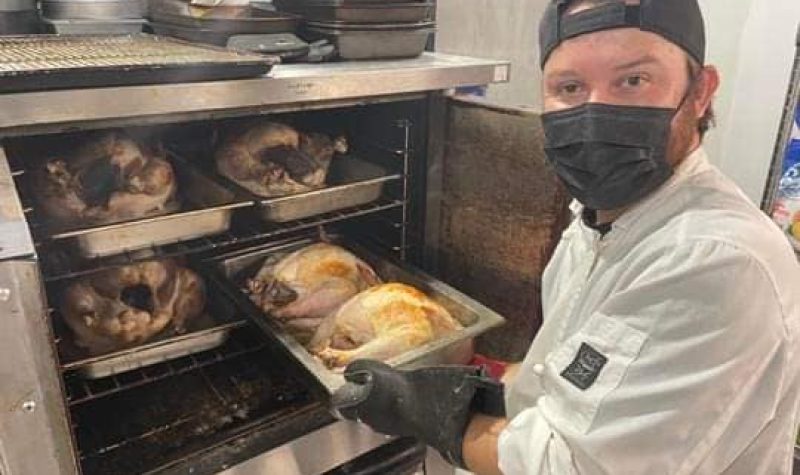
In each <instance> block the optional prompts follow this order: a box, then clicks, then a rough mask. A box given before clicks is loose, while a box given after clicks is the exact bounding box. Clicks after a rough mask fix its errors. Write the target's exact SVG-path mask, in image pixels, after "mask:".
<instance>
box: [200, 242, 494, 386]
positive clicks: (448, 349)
mask: <svg viewBox="0 0 800 475" xmlns="http://www.w3.org/2000/svg"><path fill="white" fill-rule="evenodd" d="M314 242H318V240H315V239H301V240H297V241H293V242H284V243H282V244H277V245H276V244H272V245H269V246H264V247H260V248H253V249H249V250H244V251H241V252H237V253H232V254H229V255H226V256H220V257H217V258H213V259H212V260H211V262H212V263H213V264H215V266H216V269H217V270H218V273H216V272H209V273H208V274H207V277H208V278H209V279H211V280H213V281H215V282H216V283H218V284H219V285H220V288H222V289H224V291H225V292H227V293H228V294H229V295H230V296H231V297H232V298H233V299H235V300H236V303H237V306H238V307H239V308H241V309H242V310H243V311H245V313H246V314H247V316H248V317H249V318H250V319H251V320H252V321H254V322H255V323H256V324H257V325H258V326H259V327H260V328H261V329H262V330H264V332H265V333H266V334H267V335H268V336H270V337H271V338H273V339H274V340H277V342H279V343H280V344H281V345H283V346H284V347H285V349H286V350H287V351H289V352H290V353H291V354H292V355H293V356H294V358H295V359H297V361H299V362H300V363H301V364H302V365H303V366H304V367H305V368H306V369H307V370H308V371H309V372H310V373H311V374H313V375H314V377H315V378H316V379H317V380H318V381H319V383H320V384H322V385H323V386H324V387H325V388H326V389H327V390H328V391H329V392H330V393H333V392H335V391H336V389H338V388H339V387H341V386H342V385H343V384H344V378H343V377H342V375H341V373H339V372H336V371H332V370H330V369H328V368H326V367H325V366H324V365H323V364H322V362H320V361H319V360H318V359H317V358H316V357H314V356H313V355H311V353H309V352H308V351H307V350H306V349H305V348H304V347H303V346H302V345H301V344H300V343H299V342H298V341H297V340H295V339H294V338H293V337H292V336H290V335H289V334H288V333H287V332H286V331H284V330H283V329H282V328H281V327H280V326H279V325H278V324H277V323H276V322H275V321H274V320H273V319H271V318H268V317H267V316H265V315H264V314H263V312H262V311H261V310H260V309H259V308H258V307H257V306H256V305H255V304H253V302H252V301H251V300H250V299H249V298H248V297H247V295H245V293H244V292H243V291H242V288H243V286H244V283H245V281H246V279H247V278H249V277H252V276H253V275H255V273H256V272H258V270H259V268H260V267H261V265H262V263H263V262H264V260H265V259H267V258H268V257H270V256H281V255H285V254H288V253H290V252H293V251H295V250H297V249H300V248H302V247H305V246H307V245H309V244H313V243H314ZM334 242H337V243H338V244H339V245H341V246H342V247H345V248H347V249H348V250H350V251H351V252H353V253H354V254H355V255H356V256H358V257H360V258H361V259H363V260H364V261H365V262H367V263H368V264H369V265H370V266H372V268H373V269H374V270H375V272H377V274H378V276H380V277H381V278H382V279H383V280H384V281H387V282H402V283H405V284H408V285H411V286H414V287H416V288H417V289H419V290H421V291H423V292H425V294H427V295H428V296H429V297H431V298H432V299H433V300H435V301H437V302H438V303H439V304H441V305H443V306H444V307H445V308H446V309H447V310H448V311H449V312H450V314H451V315H452V316H453V317H455V318H456V319H457V320H458V321H459V322H461V324H462V325H464V329H463V330H461V331H459V332H455V333H453V334H451V335H449V336H446V337H444V338H441V339H439V340H436V341H433V342H430V343H428V344H426V345H423V346H421V347H419V348H416V349H414V350H411V351H409V352H406V353H404V354H402V355H400V356H398V357H396V358H393V359H391V360H389V361H387V363H388V364H390V365H392V366H398V367H403V368H413V367H419V366H428V365H435V364H465V363H467V362H468V361H469V360H470V358H471V357H472V354H473V339H474V338H475V337H477V336H478V335H480V334H482V333H484V332H486V331H487V330H489V329H490V328H493V327H495V326H498V325H500V324H502V323H503V322H504V321H505V320H504V319H503V317H501V316H500V315H498V314H497V313H496V312H494V311H493V310H491V309H489V308H487V307H485V306H484V305H482V304H480V303H478V302H476V301H475V300H473V299H471V298H470V297H468V296H466V295H464V294H462V293H461V292H459V291H457V290H456V289H454V288H452V287H450V286H449V285H447V284H444V283H443V282H441V281H439V280H437V279H435V278H433V277H431V276H430V275H428V274H425V273H424V272H422V271H419V270H417V269H415V268H414V267H412V266H410V265H408V264H405V263H403V264H400V263H396V262H393V261H391V260H389V259H387V258H385V257H381V256H379V255H377V254H375V253H372V252H370V251H368V250H367V249H365V248H364V247H361V246H357V245H355V244H347V243H343V242H342V241H341V239H334Z"/></svg>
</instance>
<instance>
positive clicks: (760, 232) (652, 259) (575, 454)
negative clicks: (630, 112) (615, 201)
mask: <svg viewBox="0 0 800 475" xmlns="http://www.w3.org/2000/svg"><path fill="white" fill-rule="evenodd" d="M573 211H575V212H576V214H577V215H578V216H580V211H581V210H580V206H573ZM542 293H543V295H542V301H543V310H544V323H543V326H542V328H541V330H540V332H539V334H538V335H537V336H536V339H535V341H534V342H533V345H532V346H531V349H530V351H529V353H528V355H527V356H526V358H525V360H524V362H523V363H522V367H521V369H520V372H519V373H518V375H517V377H516V380H515V382H514V383H512V385H511V386H510V387H509V389H508V395H507V408H508V414H509V418H510V419H511V420H510V423H509V425H508V427H507V428H506V429H505V430H504V431H503V432H502V434H501V435H500V439H499V446H498V451H499V459H500V468H501V469H502V470H503V472H504V473H505V474H506V475H519V474H529V475H533V474H552V475H568V474H574V473H580V474H587V473H588V474H614V475H617V474H620V475H627V474H646V475H658V474H720V473H725V474H737V475H738V474H741V475H758V474H789V473H791V469H790V462H791V458H792V448H793V441H794V434H795V431H796V429H797V424H798V416H797V413H798V394H799V392H798V391H799V390H800V386H799V384H800V371H799V370H800V355H798V350H800V347H798V329H799V328H800V266H798V264H797V260H796V258H795V255H794V253H793V251H792V249H791V248H790V246H789V245H788V243H787V241H786V239H785V237H784V236H783V235H782V234H781V232H780V231H779V230H778V229H777V227H775V226H774V225H773V224H772V222H771V221H770V220H769V219H768V218H767V217H766V216H765V215H764V214H763V213H761V212H760V211H759V210H758V209H757V208H756V207H755V206H753V205H752V204H751V203H750V201H748V200H747V198H746V197H745V196H744V195H743V194H742V192H741V191H740V190H739V189H738V188H737V187H736V186H735V185H734V184H733V183H732V182H731V181H730V180H728V179H727V178H726V177H725V176H723V175H722V174H721V173H720V172H719V171H718V170H717V169H716V168H715V167H714V166H712V165H711V164H710V163H709V162H708V160H707V158H706V155H705V153H704V152H703V150H702V149H698V150H697V151H696V152H694V153H693V154H691V156H690V157H688V158H687V160H686V161H685V162H684V163H683V164H682V165H680V166H679V167H678V169H677V170H676V172H675V174H674V176H673V177H672V178H671V179H670V180H669V181H668V182H667V183H666V184H665V185H663V186H662V187H661V188H659V189H658V190H657V191H656V192H654V193H653V194H652V195H650V196H649V197H647V198H646V199H645V200H643V201H642V202H640V203H638V204H637V205H635V206H634V207H633V208H631V209H630V210H629V211H627V212H626V213H625V214H624V215H623V216H621V217H620V218H619V219H618V220H617V221H616V222H615V223H614V225H613V227H612V229H611V231H610V232H609V233H607V234H606V235H605V236H604V237H603V236H601V235H600V234H599V233H598V232H597V231H595V230H593V229H591V228H590V227H588V226H586V224H585V223H584V222H583V220H582V219H580V218H578V219H575V220H574V222H573V223H572V224H571V226H570V227H569V228H568V229H567V230H566V231H565V233H564V235H563V237H562V239H561V242H560V244H559V246H558V248H557V250H556V252H555V255H554V257H553V259H552V261H551V262H550V264H549V265H548V267H547V269H546V270H545V273H544V277H543V287H542ZM587 346H588V350H586V351H584V349H585V348H586V347H587ZM579 352H582V355H583V356H579ZM576 371H577V373H576ZM595 378H596V379H595ZM575 381H577V384H576V383H575ZM587 384H588V386H587ZM580 386H584V387H585V389H581V388H580Z"/></svg>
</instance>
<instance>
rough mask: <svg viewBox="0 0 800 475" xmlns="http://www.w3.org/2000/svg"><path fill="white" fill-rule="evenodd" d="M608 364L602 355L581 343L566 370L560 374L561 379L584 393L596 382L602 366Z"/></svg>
mask: <svg viewBox="0 0 800 475" xmlns="http://www.w3.org/2000/svg"><path fill="white" fill-rule="evenodd" d="M607 362H608V358H606V357H605V356H604V355H603V354H602V353H600V352H599V351H597V350H595V349H594V348H592V347H591V346H589V345H587V344H586V343H581V347H580V349H579V350H578V354H577V355H575V359H574V360H572V363H570V364H569V366H567V368H566V369H565V370H564V371H562V372H561V377H562V378H564V379H566V380H567V381H569V382H570V383H572V384H574V385H575V386H576V387H577V388H579V389H581V390H583V391H586V390H587V389H589V388H590V387H591V386H592V384H594V382H595V381H596V380H597V377H598V376H599V375H600V371H601V370H602V369H603V366H605V365H606V363H607Z"/></svg>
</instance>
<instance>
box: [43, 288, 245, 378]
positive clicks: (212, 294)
mask: <svg viewBox="0 0 800 475" xmlns="http://www.w3.org/2000/svg"><path fill="white" fill-rule="evenodd" d="M204 280H206V298H207V303H206V309H205V311H204V313H203V314H202V315H200V316H199V317H198V318H196V319H194V320H192V321H190V322H189V324H188V327H187V329H186V332H185V333H182V334H176V333H175V331H174V330H166V331H164V332H162V333H161V334H160V335H157V336H155V337H154V338H153V339H152V340H151V341H150V342H148V343H145V344H144V345H140V346H136V347H132V348H126V349H123V350H119V351H114V352H111V353H106V354H104V355H98V356H86V355H85V351H84V350H81V349H79V348H77V347H75V346H74V345H73V344H70V343H67V342H62V343H61V344H60V348H59V349H60V354H61V358H62V359H63V360H64V361H62V367H63V368H64V370H67V371H77V372H78V374H80V375H81V376H83V377H85V378H88V379H99V378H105V377H108V376H112V375H115V374H120V373H124V372H126V371H132V370H135V369H138V368H143V367H145V366H151V365H155V364H158V363H163V362H165V361H169V360H173V359H177V358H181V357H184V356H188V355H192V354H195V353H200V352H202V351H207V350H211V349H213V348H216V347H218V346H220V345H222V344H223V343H225V342H226V341H227V339H228V336H229V334H230V332H231V330H233V329H234V328H238V327H241V326H245V325H246V324H247V321H246V320H242V319H238V320H237V318H236V315H237V314H236V310H235V309H234V307H233V305H232V303H231V302H230V301H229V300H228V299H226V298H224V297H223V296H222V295H220V294H219V293H217V291H216V289H215V288H214V286H213V284H211V283H210V282H208V279H204ZM209 284H211V285H209ZM60 324H61V325H63V323H60ZM64 331H65V332H68V330H66V329H64ZM67 338H69V337H67Z"/></svg>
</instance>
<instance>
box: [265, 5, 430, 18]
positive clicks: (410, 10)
mask: <svg viewBox="0 0 800 475" xmlns="http://www.w3.org/2000/svg"><path fill="white" fill-rule="evenodd" d="M275 5H276V6H277V7H278V9H279V10H281V11H285V12H289V13H294V14H297V15H300V16H302V17H303V18H305V19H306V20H308V21H324V22H328V21H343V22H350V23H414V22H420V21H424V20H427V19H429V18H430V17H431V12H432V11H433V7H434V4H433V3H432V2H406V3H369V4H361V3H357V4H351V3H344V4H338V5H337V4H333V3H328V2H319V3H313V2H298V1H296V0H276V1H275Z"/></svg>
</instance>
